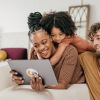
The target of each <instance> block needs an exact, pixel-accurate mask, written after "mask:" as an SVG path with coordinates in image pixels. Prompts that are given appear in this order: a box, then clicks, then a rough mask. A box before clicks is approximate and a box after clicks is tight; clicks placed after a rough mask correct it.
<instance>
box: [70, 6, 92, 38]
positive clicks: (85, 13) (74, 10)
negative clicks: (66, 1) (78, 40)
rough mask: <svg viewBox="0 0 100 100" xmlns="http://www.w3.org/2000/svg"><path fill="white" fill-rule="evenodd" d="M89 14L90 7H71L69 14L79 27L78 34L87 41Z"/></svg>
mask: <svg viewBox="0 0 100 100" xmlns="http://www.w3.org/2000/svg"><path fill="white" fill-rule="evenodd" d="M89 12H90V5H76V6H69V14H70V15H71V17H72V19H73V21H74V22H75V25H76V27H77V31H76V34H78V35H79V36H80V37H82V38H84V39H87V34H88V28H89Z"/></svg>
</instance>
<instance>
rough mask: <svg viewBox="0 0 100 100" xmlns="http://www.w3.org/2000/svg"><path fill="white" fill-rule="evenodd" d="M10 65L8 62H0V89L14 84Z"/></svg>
mask: <svg viewBox="0 0 100 100" xmlns="http://www.w3.org/2000/svg"><path fill="white" fill-rule="evenodd" d="M10 70H11V69H10V67H9V65H8V63H7V62H0V91H1V90H3V89H5V88H7V87H9V86H12V85H14V83H13V82H12V78H11V75H10V73H9V72H10Z"/></svg>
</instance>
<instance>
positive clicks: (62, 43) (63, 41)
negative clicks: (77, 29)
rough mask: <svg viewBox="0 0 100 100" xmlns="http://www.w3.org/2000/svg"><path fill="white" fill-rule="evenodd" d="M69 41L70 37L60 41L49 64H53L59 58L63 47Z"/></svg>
mask: <svg viewBox="0 0 100 100" xmlns="http://www.w3.org/2000/svg"><path fill="white" fill-rule="evenodd" d="M71 41H72V38H67V37H66V38H65V39H64V40H62V41H61V43H60V44H59V46H58V48H57V51H56V53H55V55H54V56H53V57H51V59H50V62H51V65H55V64H56V63H57V62H58V61H59V60H60V58H61V56H62V54H63V52H64V50H65V48H66V47H67V46H68V45H69V44H70V43H71Z"/></svg>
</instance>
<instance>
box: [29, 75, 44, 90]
mask: <svg viewBox="0 0 100 100" xmlns="http://www.w3.org/2000/svg"><path fill="white" fill-rule="evenodd" d="M30 84H31V87H32V88H33V89H35V90H37V91H42V90H43V89H44V85H43V84H42V78H41V77H39V76H38V77H36V79H35V78H34V76H33V77H32V78H31V81H30Z"/></svg>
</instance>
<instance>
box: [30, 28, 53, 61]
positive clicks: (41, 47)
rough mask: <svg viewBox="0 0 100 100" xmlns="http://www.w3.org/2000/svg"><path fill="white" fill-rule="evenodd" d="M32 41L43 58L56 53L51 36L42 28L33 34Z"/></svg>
mask: <svg viewBox="0 0 100 100" xmlns="http://www.w3.org/2000/svg"><path fill="white" fill-rule="evenodd" d="M31 41H32V44H33V46H34V50H35V51H36V52H37V53H38V54H39V55H40V56H41V57H42V58H47V59H48V58H50V57H51V56H53V54H54V53H55V48H54V46H53V43H52V39H51V38H50V36H49V35H48V34H47V33H46V32H45V31H44V30H42V29H40V30H39V31H37V32H35V33H34V34H32V35H31Z"/></svg>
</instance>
